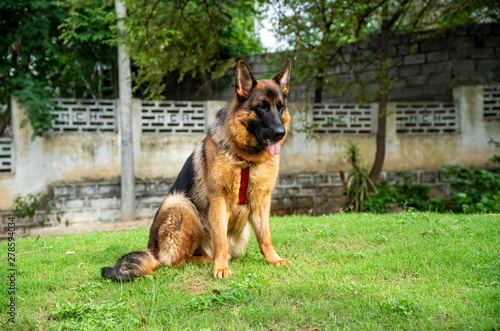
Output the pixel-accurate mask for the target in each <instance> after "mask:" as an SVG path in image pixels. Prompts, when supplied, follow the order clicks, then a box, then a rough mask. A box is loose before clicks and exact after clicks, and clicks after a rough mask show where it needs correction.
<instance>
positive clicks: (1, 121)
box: [0, 97, 11, 137]
mask: <svg viewBox="0 0 500 331" xmlns="http://www.w3.org/2000/svg"><path fill="white" fill-rule="evenodd" d="M10 98H11V97H9V98H8V99H7V109H6V111H5V114H4V115H0V137H3V136H4V132H5V130H6V129H7V128H8V127H9V125H10V118H11V115H10V114H11V112H10Z"/></svg>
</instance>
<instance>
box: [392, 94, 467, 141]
mask: <svg viewBox="0 0 500 331" xmlns="http://www.w3.org/2000/svg"><path fill="white" fill-rule="evenodd" d="M396 111H397V113H396V132H397V133H458V132H459V123H458V115H457V112H456V110H455V107H454V105H453V103H442V102H412V103H397V104H396Z"/></svg>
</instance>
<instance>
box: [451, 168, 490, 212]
mask: <svg viewBox="0 0 500 331" xmlns="http://www.w3.org/2000/svg"><path fill="white" fill-rule="evenodd" d="M442 171H443V172H444V173H445V174H446V175H447V176H446V177H445V178H444V179H443V180H444V181H445V182H448V183H450V185H451V200H450V205H449V208H450V210H451V211H453V212H459V213H460V212H461V213H498V212H500V173H498V172H492V171H488V170H486V169H481V168H477V167H468V168H466V167H462V166H457V165H455V166H445V167H443V170H442Z"/></svg>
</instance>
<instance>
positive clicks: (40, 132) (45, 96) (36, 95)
mask: <svg viewBox="0 0 500 331" xmlns="http://www.w3.org/2000/svg"><path fill="white" fill-rule="evenodd" d="M12 84H13V86H14V91H13V92H12V94H13V95H14V96H16V97H18V98H19V100H20V101H21V105H22V106H23V107H25V108H26V110H27V115H28V118H27V119H24V120H23V121H22V122H21V128H23V127H25V126H26V124H28V121H29V122H30V123H31V127H32V129H33V134H32V136H31V140H32V141H33V140H34V139H35V138H36V137H37V136H38V137H40V136H45V137H46V138H49V137H50V136H49V135H48V134H47V130H48V129H50V128H52V119H53V115H52V112H51V111H52V110H53V109H55V108H56V107H57V104H56V103H55V102H54V101H51V100H50V99H49V96H50V93H49V91H48V90H47V89H45V86H44V82H43V81H41V80H39V79H37V78H35V77H33V76H32V75H30V74H26V75H25V76H18V77H15V78H14V79H12Z"/></svg>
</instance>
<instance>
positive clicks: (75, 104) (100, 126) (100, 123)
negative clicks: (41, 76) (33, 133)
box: [52, 99, 117, 133]
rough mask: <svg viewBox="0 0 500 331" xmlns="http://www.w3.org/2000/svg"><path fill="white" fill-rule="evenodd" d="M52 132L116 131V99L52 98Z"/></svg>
mask: <svg viewBox="0 0 500 331" xmlns="http://www.w3.org/2000/svg"><path fill="white" fill-rule="evenodd" d="M53 101H55V102H56V103H57V105H58V108H59V109H56V110H55V111H54V115H55V119H54V120H53V122H52V128H53V129H52V131H53V132H75V133H83V132H117V125H116V122H117V121H116V101H115V100H86V99H81V100H80V99H54V100H53Z"/></svg>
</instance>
